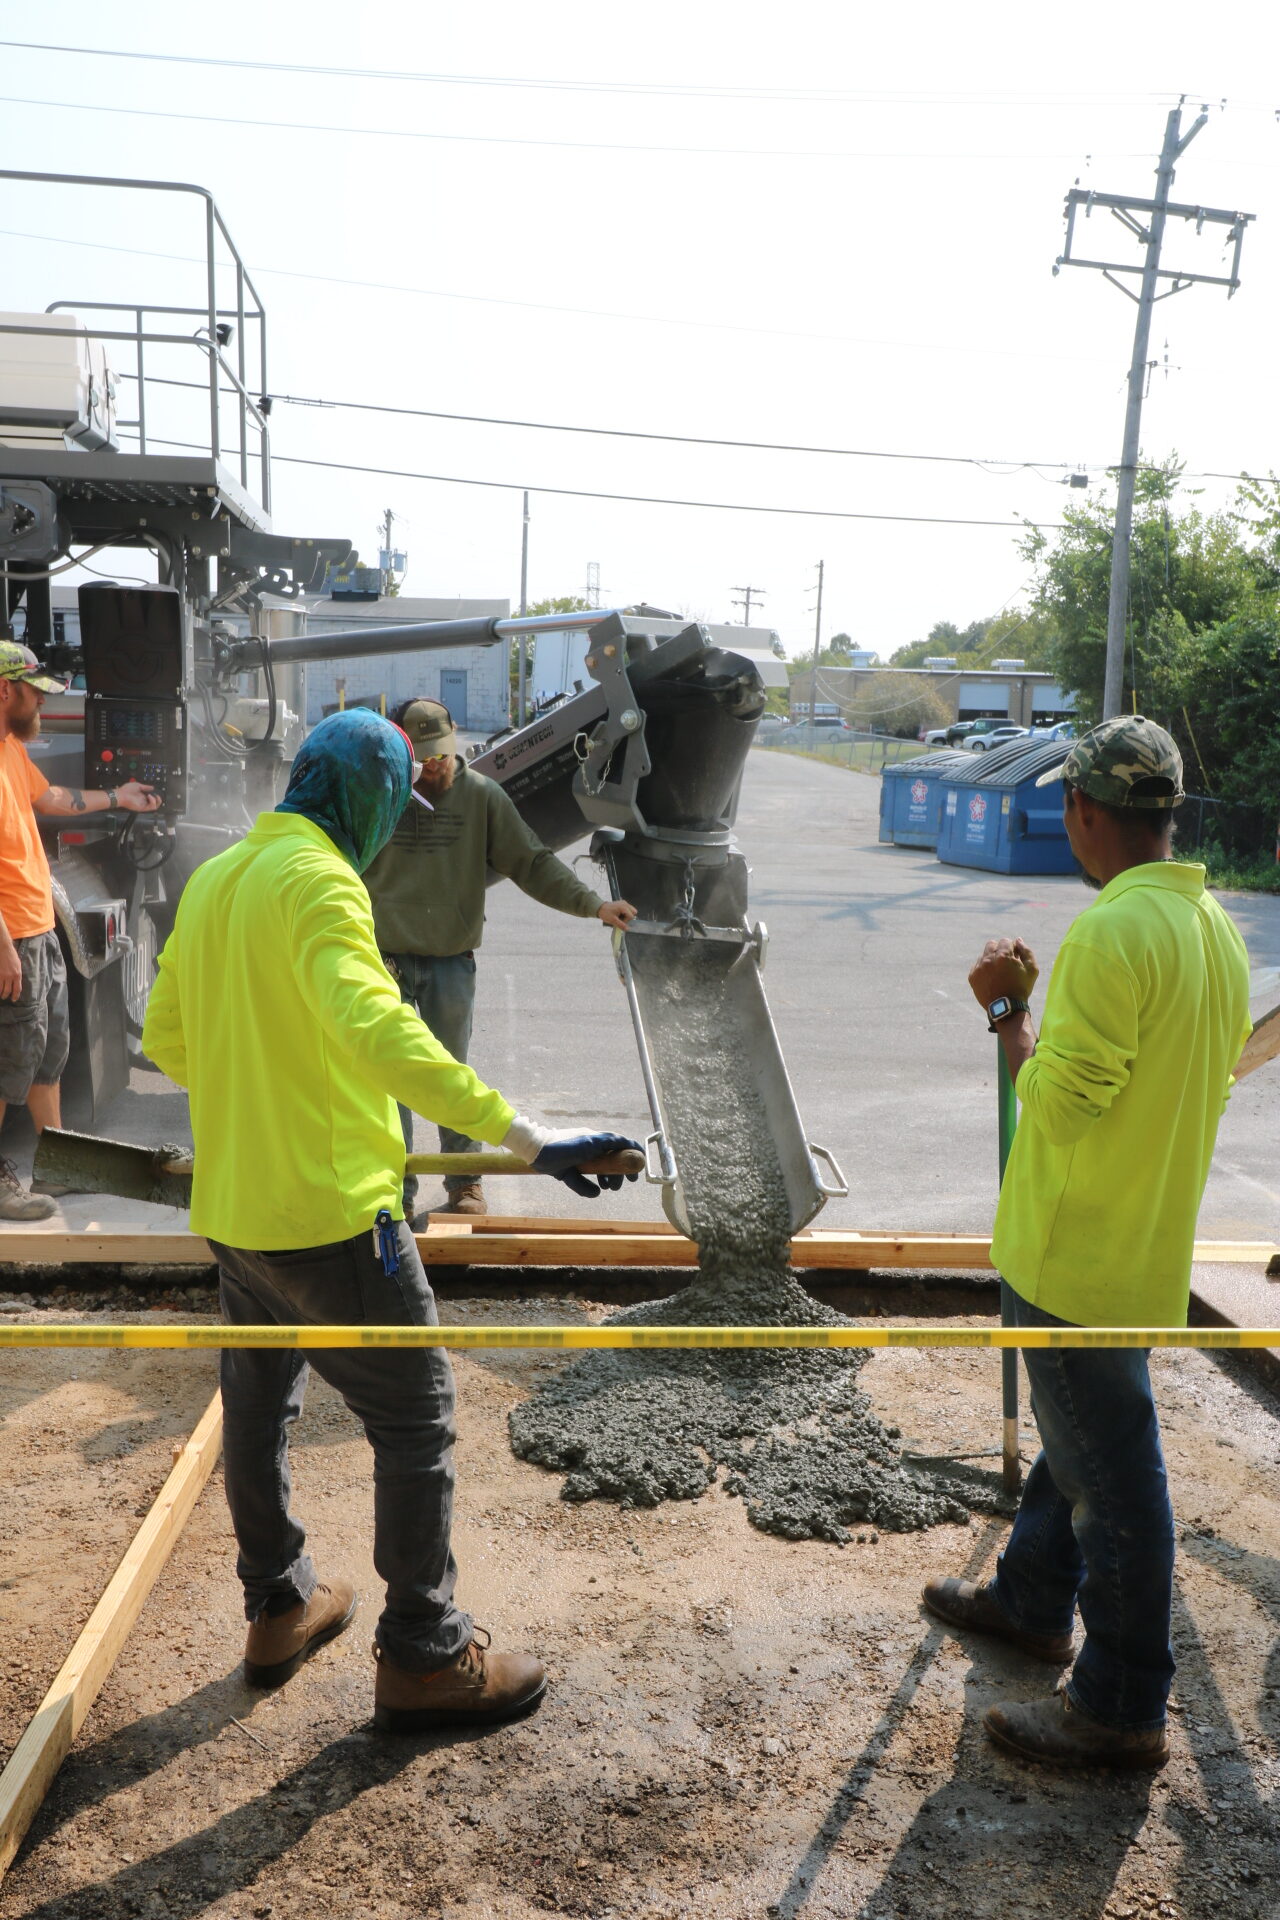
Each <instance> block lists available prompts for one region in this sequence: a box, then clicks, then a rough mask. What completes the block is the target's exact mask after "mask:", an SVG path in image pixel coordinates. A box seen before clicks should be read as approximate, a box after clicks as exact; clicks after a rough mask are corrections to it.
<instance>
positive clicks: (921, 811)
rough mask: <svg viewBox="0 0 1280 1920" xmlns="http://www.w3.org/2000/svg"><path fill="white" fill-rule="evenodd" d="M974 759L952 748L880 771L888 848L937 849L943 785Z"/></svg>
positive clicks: (883, 832)
mask: <svg viewBox="0 0 1280 1920" xmlns="http://www.w3.org/2000/svg"><path fill="white" fill-rule="evenodd" d="M971 758H973V756H972V755H970V754H966V753H961V752H959V751H958V750H957V749H955V748H952V747H948V748H947V749H946V751H945V752H942V753H922V754H920V755H919V757H918V758H917V759H915V760H899V761H898V763H897V765H896V766H892V767H882V768H881V770H880V839H881V841H882V842H884V843H885V844H886V845H888V846H896V847H936V846H937V844H938V828H939V826H940V825H941V822H942V801H943V793H944V788H943V781H944V779H945V778H946V777H947V775H948V774H950V773H952V772H953V771H956V770H958V769H959V768H960V766H961V765H962V764H963V765H965V766H966V770H967V762H968V761H969V760H970V759H971Z"/></svg>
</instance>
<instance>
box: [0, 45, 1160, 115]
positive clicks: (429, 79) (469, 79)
mask: <svg viewBox="0 0 1280 1920" xmlns="http://www.w3.org/2000/svg"><path fill="white" fill-rule="evenodd" d="M0 47H16V48H21V49H22V50H23V51H25V52H28V53H70V54H80V55H84V56H87V57H88V58H90V59H95V60H145V61H153V62H156V61H158V62H161V63H164V64H166V65H170V66H183V67H226V68H231V69H234V70H235V71H236V72H241V73H243V72H254V73H301V74H309V75H313V76H317V77H325V78H330V79H338V80H346V81H350V80H395V81H401V82H407V83H411V84H415V85H429V86H449V87H512V88H516V89H519V90H522V91H531V92H542V93H546V92H550V93H576V94H582V93H605V94H636V95H640V96H651V95H654V94H665V95H670V96H672V97H673V98H676V99H682V100H684V99H699V100H702V99H713V100H796V101H799V102H801V103H802V104H804V105H814V104H817V103H820V102H831V103H834V104H840V105H845V104H852V103H861V104H866V103H877V102H883V103H885V104H887V105H894V106H902V105H907V104H919V105H923V106H931V107H936V106H940V105H945V104H954V105H957V106H979V105H981V106H1011V107H1033V106H1045V105H1052V106H1064V107H1066V106H1070V107H1079V106H1086V105H1103V106H1121V105H1124V106H1127V105H1131V104H1133V103H1134V102H1138V101H1140V102H1142V103H1144V104H1145V103H1148V102H1150V101H1153V100H1154V101H1162V102H1168V101H1171V100H1172V99H1173V98H1174V97H1175V96H1174V94H1173V93H1172V92H1171V91H1169V90H1168V89H1165V90H1164V91H1158V90H1157V91H1153V92H1149V93H1142V92H1121V93H1102V92H1093V93H1050V92H1049V91H1048V90H1047V89H1045V90H1041V91H1040V92H1038V93H1034V94H1018V93H1001V92H1000V91H999V90H998V89H986V90H980V91H975V92H967V93H966V92H960V91H956V92H947V93H942V92H932V93H931V92H929V91H927V90H925V89H919V88H915V89H896V90H887V91H875V90H871V89H865V88H864V89H859V90H854V91H841V90H838V89H835V88H828V87H707V86H691V85H688V84H679V83H675V82H671V81H634V80H630V81H624V80H563V79H561V80H555V79H546V80H540V79H531V78H529V77H528V76H526V75H517V74H474V73H432V72H425V73H416V72H405V71H402V70H396V69H394V68H393V69H388V68H385V67H353V66H341V67H329V66H319V65H304V64H303V63H302V62H300V61H296V60H230V59H227V58H226V57H225V56H218V55H214V54H194V53H155V52H151V51H145V52H144V51H142V50H139V49H135V48H128V47H73V46H63V45H59V44H57V43H55V42H52V41H45V40H0Z"/></svg>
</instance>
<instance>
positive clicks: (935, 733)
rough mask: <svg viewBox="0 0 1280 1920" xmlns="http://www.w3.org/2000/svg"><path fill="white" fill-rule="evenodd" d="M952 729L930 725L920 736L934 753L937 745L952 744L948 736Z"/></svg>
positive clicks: (947, 745) (945, 745) (946, 745)
mask: <svg viewBox="0 0 1280 1920" xmlns="http://www.w3.org/2000/svg"><path fill="white" fill-rule="evenodd" d="M950 731H951V729H950V727H928V728H926V730H925V731H924V732H923V733H922V734H921V735H920V738H921V740H922V741H923V742H924V744H925V746H926V747H927V748H928V749H929V751H930V752H931V753H932V752H933V750H934V749H935V748H936V747H949V746H950V745H951V742H950V740H949V739H948V737H947V736H948V734H949V733H950Z"/></svg>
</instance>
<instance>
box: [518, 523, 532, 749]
mask: <svg viewBox="0 0 1280 1920" xmlns="http://www.w3.org/2000/svg"><path fill="white" fill-rule="evenodd" d="M528 611H529V495H528V493H527V492H526V494H525V496H524V523H523V527H522V530H521V534H520V618H521V619H522V620H523V619H524V616H525V615H526V613H528ZM528 646H529V641H528V636H527V635H526V634H523V633H521V634H517V636H516V649H517V652H516V725H517V726H518V727H522V726H523V725H524V718H525V678H526V675H527V671H528V664H529V656H528Z"/></svg>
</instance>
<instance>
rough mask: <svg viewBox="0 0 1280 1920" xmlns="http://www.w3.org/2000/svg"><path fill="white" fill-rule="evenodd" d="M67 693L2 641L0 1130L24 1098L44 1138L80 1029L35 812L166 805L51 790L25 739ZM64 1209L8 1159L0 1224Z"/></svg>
mask: <svg viewBox="0 0 1280 1920" xmlns="http://www.w3.org/2000/svg"><path fill="white" fill-rule="evenodd" d="M65 690H66V687H65V682H63V681H61V680H55V679H54V678H53V677H52V675H50V674H47V673H45V672H44V670H43V668H42V667H41V665H40V662H39V661H38V660H37V658H36V656H35V654H34V653H32V652H31V650H30V648H29V647H24V646H22V645H20V644H19V642H18V641H16V640H6V639H0V1126H3V1124H4V1116H5V1110H6V1108H7V1107H8V1106H9V1105H10V1104H11V1103H12V1104H18V1103H21V1102H23V1101H25V1102H26V1106H27V1111H28V1112H29V1113H30V1115H31V1118H32V1121H33V1122H34V1124H35V1129H36V1132H37V1133H38V1134H39V1133H42V1132H43V1131H44V1129H45V1128H46V1127H60V1126H61V1125H62V1087H61V1082H62V1074H63V1069H64V1068H65V1067H66V1064H67V1054H68V1050H69V1048H70V1043H71V1027H70V1021H69V1017H68V1009H67V971H66V966H65V964H64V962H63V958H62V949H61V947H60V946H59V944H58V935H57V932H56V931H55V928H54V919H53V885H52V882H51V880H50V877H49V862H48V860H47V859H46V857H45V851H44V846H43V844H42V843H41V839H40V830H39V828H38V826H37V825H36V815H37V814H43V815H46V816H48V817H50V818H56V819H62V818H66V819H71V820H80V819H87V818H88V817H89V816H90V815H91V814H97V815H101V814H104V813H109V814H112V815H118V813H119V812H120V811H123V812H126V813H154V812H155V810H156V808H157V807H158V806H159V804H160V801H159V799H158V798H157V796H156V794H155V793H154V791H153V790H152V788H150V787H147V786H143V785H142V784H141V783H140V782H139V781H137V780H126V781H125V782H124V783H123V785H121V786H119V787H117V788H115V790H114V791H113V792H96V793H95V792H92V791H89V792H82V791H81V789H80V788H79V787H51V786H50V785H49V782H48V781H47V780H46V779H45V777H44V775H43V774H42V773H41V772H40V769H39V768H38V767H37V766H36V765H35V764H34V762H33V761H32V759H31V756H30V754H29V753H28V752H27V747H26V743H27V741H29V740H35V739H38V738H39V734H40V709H41V708H42V707H43V705H44V699H45V695H46V694H47V693H63V692H65ZM55 1191H57V1189H55ZM55 1204H56V1203H55V1201H54V1200H53V1199H52V1198H51V1197H50V1195H49V1194H47V1193H29V1192H28V1191H27V1189H26V1188H25V1187H24V1186H23V1184H22V1182H21V1180H19V1178H18V1173H17V1169H16V1168H15V1166H14V1165H13V1162H12V1161H11V1160H3V1159H0V1220H47V1219H48V1217H49V1215H50V1214H51V1213H53V1211H54V1208H55Z"/></svg>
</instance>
